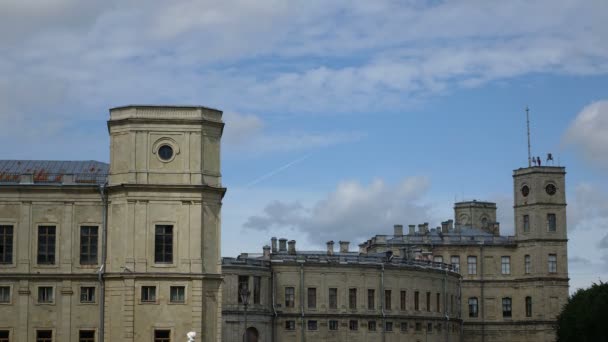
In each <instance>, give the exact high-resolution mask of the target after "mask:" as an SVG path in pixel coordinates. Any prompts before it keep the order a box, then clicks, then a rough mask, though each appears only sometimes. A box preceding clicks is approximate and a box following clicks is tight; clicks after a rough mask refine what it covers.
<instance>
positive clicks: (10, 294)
mask: <svg viewBox="0 0 608 342" xmlns="http://www.w3.org/2000/svg"><path fill="white" fill-rule="evenodd" d="M2 288H8V301H5V302H3V301H0V305H11V304H13V284H1V283H0V289H2ZM0 298H1V297H0Z"/></svg>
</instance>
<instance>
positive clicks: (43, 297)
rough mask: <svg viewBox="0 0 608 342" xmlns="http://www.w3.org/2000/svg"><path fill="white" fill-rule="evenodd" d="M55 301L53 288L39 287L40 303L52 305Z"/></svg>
mask: <svg viewBox="0 0 608 342" xmlns="http://www.w3.org/2000/svg"><path fill="white" fill-rule="evenodd" d="M54 301H55V296H54V293H53V287H52V286H40V287H38V303H42V304H52V303H53V302H54Z"/></svg>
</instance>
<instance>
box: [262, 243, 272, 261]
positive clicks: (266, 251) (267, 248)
mask: <svg viewBox="0 0 608 342" xmlns="http://www.w3.org/2000/svg"><path fill="white" fill-rule="evenodd" d="M263 250H264V259H265V260H270V246H268V245H266V246H264V248H263Z"/></svg>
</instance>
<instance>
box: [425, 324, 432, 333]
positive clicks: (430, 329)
mask: <svg viewBox="0 0 608 342" xmlns="http://www.w3.org/2000/svg"><path fill="white" fill-rule="evenodd" d="M426 331H427V332H433V323H427V324H426Z"/></svg>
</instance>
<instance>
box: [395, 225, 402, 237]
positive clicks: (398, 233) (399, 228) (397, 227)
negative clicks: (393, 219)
mask: <svg viewBox="0 0 608 342" xmlns="http://www.w3.org/2000/svg"><path fill="white" fill-rule="evenodd" d="M393 229H394V234H393V235H395V236H403V225H400V224H396V225H394V226H393Z"/></svg>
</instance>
